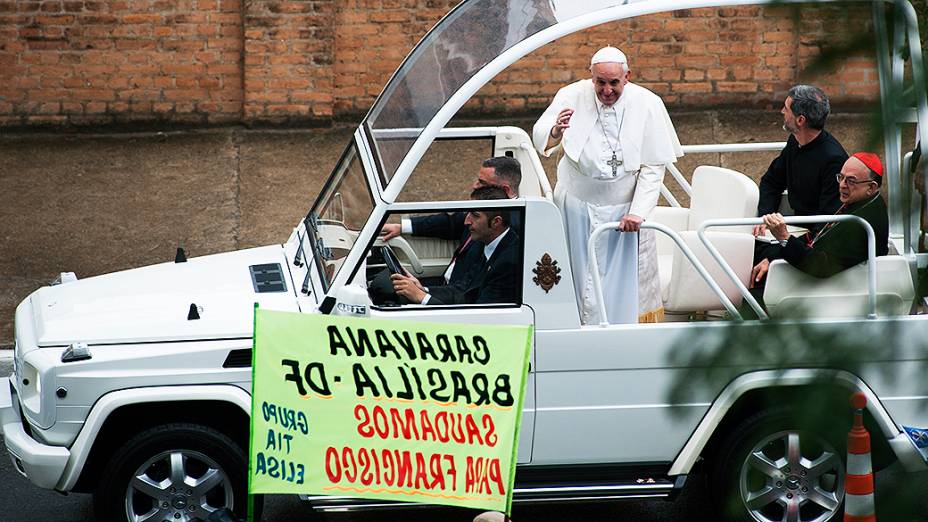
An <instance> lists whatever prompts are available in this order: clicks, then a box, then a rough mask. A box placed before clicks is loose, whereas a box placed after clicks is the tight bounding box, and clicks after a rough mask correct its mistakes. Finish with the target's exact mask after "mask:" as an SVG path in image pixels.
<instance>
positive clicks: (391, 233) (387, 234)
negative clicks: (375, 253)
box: [380, 223, 403, 241]
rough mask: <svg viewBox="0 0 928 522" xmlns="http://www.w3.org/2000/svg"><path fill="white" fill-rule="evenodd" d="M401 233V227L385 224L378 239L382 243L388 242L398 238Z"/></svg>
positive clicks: (396, 224)
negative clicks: (381, 240)
mask: <svg viewBox="0 0 928 522" xmlns="http://www.w3.org/2000/svg"><path fill="white" fill-rule="evenodd" d="M402 232H403V227H402V225H400V224H399V223H387V224H386V225H384V226H383V228H381V229H380V237H381V238H382V239H383V240H384V241H390V240H391V239H393V238H395V237H397V236H399V235H400V234H401V233H402Z"/></svg>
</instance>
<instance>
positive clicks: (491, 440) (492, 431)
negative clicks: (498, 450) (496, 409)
mask: <svg viewBox="0 0 928 522" xmlns="http://www.w3.org/2000/svg"><path fill="white" fill-rule="evenodd" d="M482 420H483V428H484V429H485V430H487V434H486V436H485V438H484V440H486V442H487V446H489V447H491V448H492V447H494V446H496V442H497V441H498V440H499V437H497V436H496V426H495V425H494V424H493V416H492V415H490V414H489V413H484V414H483V419H482Z"/></svg>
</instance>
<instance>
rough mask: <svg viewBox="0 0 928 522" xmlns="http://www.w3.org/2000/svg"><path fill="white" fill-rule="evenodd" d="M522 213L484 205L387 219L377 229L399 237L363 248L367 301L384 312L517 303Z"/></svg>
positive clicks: (377, 241) (393, 215) (519, 280)
mask: <svg viewBox="0 0 928 522" xmlns="http://www.w3.org/2000/svg"><path fill="white" fill-rule="evenodd" d="M475 203H477V202H475ZM486 203H489V201H487V202H486ZM523 216H524V212H523V209H521V208H512V207H509V208H498V207H497V208H493V207H486V206H482V207H477V206H474V207H473V208H470V209H462V210H454V211H441V210H439V211H435V212H420V213H414V214H398V213H390V214H388V215H387V218H386V220H385V224H391V225H396V226H399V227H401V229H402V230H403V232H402V233H401V234H400V235H399V236H397V237H394V238H391V239H389V240H387V241H383V240H382V239H381V238H378V239H377V240H376V241H375V242H374V244H373V245H372V246H371V248H370V250H369V251H368V255H367V257H366V261H365V264H364V270H365V279H366V281H367V289H368V294H369V295H370V297H371V301H372V302H373V304H374V305H379V306H384V307H391V306H397V307H402V306H421V305H426V306H480V305H513V306H518V305H520V304H521V303H522V264H523V263H522V261H523V259H522V258H523V252H524V248H523V247H524V240H523V234H522V231H523V222H524V219H523ZM488 255H489V257H488ZM394 274H398V275H399V276H400V277H393V276H394Z"/></svg>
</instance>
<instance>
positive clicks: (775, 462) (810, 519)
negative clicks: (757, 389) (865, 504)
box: [710, 409, 845, 522]
mask: <svg viewBox="0 0 928 522" xmlns="http://www.w3.org/2000/svg"><path fill="white" fill-rule="evenodd" d="M796 419H797V417H796V416H795V412H794V411H793V410H791V409H777V410H771V411H766V412H761V413H758V414H756V415H754V416H752V417H749V418H748V419H746V420H745V421H743V422H742V423H741V424H740V425H739V426H738V428H737V429H736V430H735V431H734V432H733V433H732V434H731V435H730V436H729V437H728V438H727V440H726V441H725V442H724V443H723V444H722V446H720V448H721V449H720V451H719V452H718V453H717V455H716V456H715V457H716V458H715V462H714V463H713V466H712V472H711V475H710V480H711V486H712V489H713V498H714V499H715V500H716V501H717V502H718V504H719V508H720V509H721V510H722V512H723V513H725V514H726V519H727V520H732V521H738V522H741V521H750V522H827V521H836V520H839V518H840V515H841V506H842V503H843V501H844V479H845V468H844V459H843V458H842V451H843V450H842V448H843V447H844V444H842V443H841V442H840V441H841V438H840V437H839V436H838V433H840V428H841V425H840V423H838V424H837V425H836V424H834V423H828V422H827V419H823V420H822V421H821V423H819V422H816V423H815V425H814V426H813V425H809V424H808V423H805V422H799V421H797V420H796Z"/></svg>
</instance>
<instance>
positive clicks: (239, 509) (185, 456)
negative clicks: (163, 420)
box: [94, 423, 248, 522]
mask: <svg viewBox="0 0 928 522" xmlns="http://www.w3.org/2000/svg"><path fill="white" fill-rule="evenodd" d="M247 469H248V463H247V460H246V455H245V451H244V450H243V449H242V448H241V447H240V446H239V445H238V444H237V443H235V442H234V441H233V440H232V439H230V438H229V437H227V436H226V435H224V434H222V433H220V432H218V431H216V430H214V429H212V428H209V427H206V426H201V425H197V424H188V423H176V424H165V425H162V426H157V427H154V428H151V429H148V430H145V431H143V432H141V433H139V434H138V435H136V436H135V437H133V438H132V439H130V440H129V441H128V442H126V443H125V444H124V445H123V446H122V447H121V448H120V449H119V450H117V451H116V453H115V454H114V455H113V458H112V460H111V461H110V463H109V464H108V465H107V467H106V470H105V471H104V474H103V476H102V479H101V481H100V483H99V484H98V485H97V488H96V490H95V492H94V509H95V511H96V513H97V518H98V519H99V520H113V521H116V520H125V521H130V522H141V521H153V522H154V521H158V522H160V521H171V522H174V521H182V522H193V521H205V520H206V519H207V517H209V515H210V513H212V512H214V511H216V510H218V509H221V508H224V507H226V508H230V509H232V510H233V511H234V512H235V513H236V514H237V515H238V516H241V517H244V516H245V510H246V502H247V484H246V479H247Z"/></svg>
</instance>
